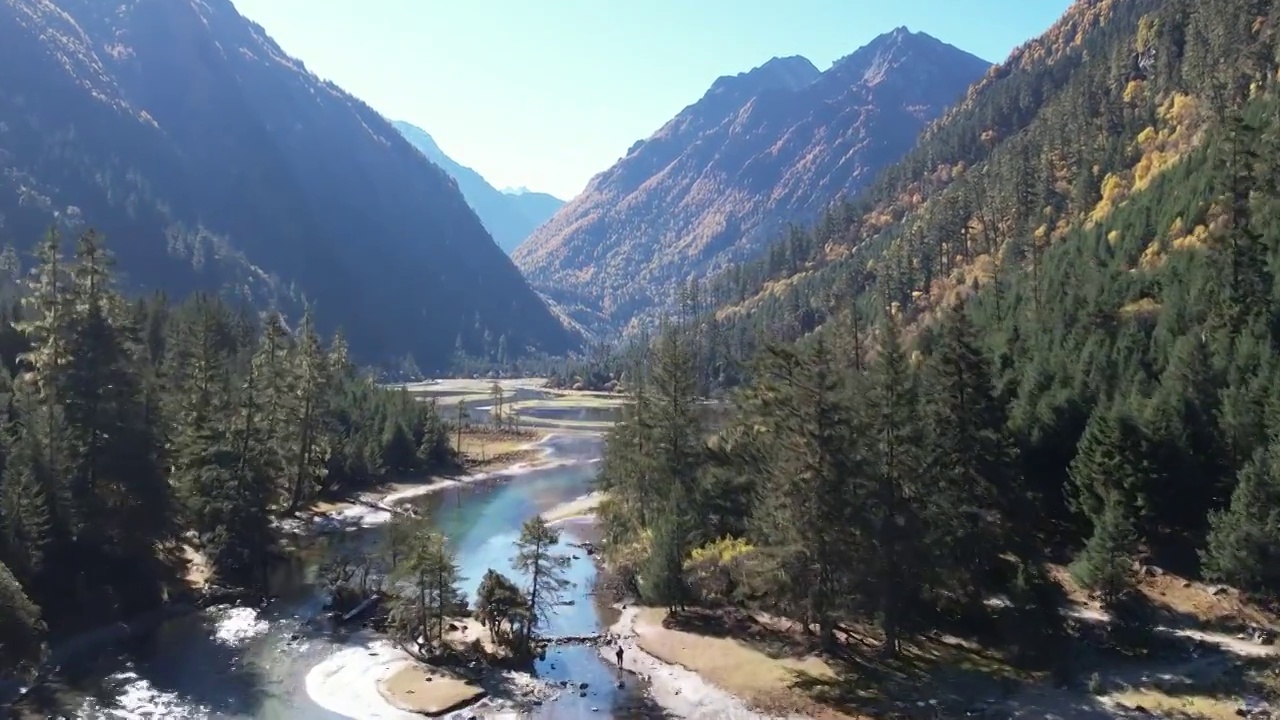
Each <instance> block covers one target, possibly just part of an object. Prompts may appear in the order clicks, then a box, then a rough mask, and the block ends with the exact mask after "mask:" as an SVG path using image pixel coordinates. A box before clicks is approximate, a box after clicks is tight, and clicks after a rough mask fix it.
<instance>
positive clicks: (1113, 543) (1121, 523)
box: [1071, 491, 1137, 606]
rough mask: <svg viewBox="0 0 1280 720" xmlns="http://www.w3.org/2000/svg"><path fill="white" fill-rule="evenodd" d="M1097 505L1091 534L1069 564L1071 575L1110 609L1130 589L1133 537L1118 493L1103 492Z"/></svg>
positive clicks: (1126, 505)
mask: <svg viewBox="0 0 1280 720" xmlns="http://www.w3.org/2000/svg"><path fill="white" fill-rule="evenodd" d="M1101 502H1102V504H1101V508H1100V509H1099V510H1098V516H1097V519H1096V520H1095V521H1094V527H1093V534H1092V535H1091V536H1090V537H1089V541H1088V542H1087V543H1086V544H1085V546H1084V549H1083V550H1082V551H1081V552H1080V554H1079V555H1077V556H1076V559H1075V561H1074V562H1073V563H1072V564H1071V574H1072V575H1073V576H1074V577H1075V578H1076V580H1077V581H1078V582H1079V583H1080V584H1081V585H1083V586H1084V587H1086V588H1089V589H1090V590H1093V591H1095V592H1097V593H1098V596H1099V598H1100V599H1101V600H1102V603H1103V605H1104V606H1111V605H1112V604H1114V603H1115V602H1117V601H1118V600H1120V599H1121V598H1122V597H1123V596H1124V595H1125V593H1127V592H1129V591H1130V590H1132V589H1133V586H1134V577H1133V562H1134V555H1135V554H1136V552H1137V536H1136V533H1135V531H1134V528H1133V520H1132V517H1131V515H1130V512H1131V510H1130V505H1129V503H1128V502H1126V500H1125V498H1124V496H1123V494H1122V493H1120V492H1117V491H1111V492H1107V493H1106V495H1105V496H1103V498H1102V499H1101Z"/></svg>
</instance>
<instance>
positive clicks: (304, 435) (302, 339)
mask: <svg viewBox="0 0 1280 720" xmlns="http://www.w3.org/2000/svg"><path fill="white" fill-rule="evenodd" d="M294 373H295V377H296V378H297V383H298V384H297V390H298V399H299V402H298V404H297V406H296V407H295V411H296V415H295V416H294V423H293V425H292V430H293V432H294V433H295V438H296V439H295V441H294V445H293V447H292V448H291V450H292V451H293V452H294V453H295V457H294V458H293V461H292V463H291V465H289V467H288V469H289V474H290V475H291V476H292V478H293V489H292V493H291V494H290V498H289V509H290V511H294V510H297V509H298V508H299V507H300V506H301V505H302V503H303V501H304V500H306V499H307V497H308V495H309V494H310V493H311V492H313V491H314V489H315V487H316V486H317V484H318V483H319V482H320V481H321V480H322V479H323V478H324V473H325V469H326V466H327V463H328V459H329V435H328V428H327V427H326V426H325V423H324V416H325V413H326V412H327V409H328V408H327V404H328V400H329V392H330V387H331V384H330V380H329V368H328V358H327V356H326V354H325V352H324V349H323V347H322V346H321V344H320V338H319V336H317V335H316V332H315V324H314V322H313V321H312V318H311V313H310V312H309V311H308V312H307V314H306V315H305V316H304V317H303V319H302V326H301V328H300V329H299V337H298V346H297V349H296V350H295V355H294Z"/></svg>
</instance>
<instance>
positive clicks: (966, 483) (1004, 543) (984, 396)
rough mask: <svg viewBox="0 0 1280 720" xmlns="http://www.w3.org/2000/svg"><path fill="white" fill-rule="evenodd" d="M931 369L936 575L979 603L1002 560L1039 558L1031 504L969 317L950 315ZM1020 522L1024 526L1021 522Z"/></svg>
mask: <svg viewBox="0 0 1280 720" xmlns="http://www.w3.org/2000/svg"><path fill="white" fill-rule="evenodd" d="M942 328H943V329H942V336H941V339H940V343H939V346H938V347H937V348H936V349H935V351H934V352H933V354H932V356H931V357H930V361H929V363H928V365H927V367H926V370H925V381H926V386H925V400H924V407H923V417H924V420H925V426H926V427H927V428H928V432H927V434H926V443H925V447H926V452H927V460H926V462H927V468H928V474H929V476H930V477H931V478H932V479H933V486H934V487H933V490H932V491H931V492H929V493H928V494H926V495H925V496H924V497H923V498H922V503H923V505H924V510H923V511H922V512H923V514H924V515H925V522H926V523H927V530H926V532H927V533H928V536H929V537H928V544H929V547H930V548H931V549H933V551H934V554H935V558H936V559H935V561H934V563H933V564H934V567H935V572H936V573H937V574H938V575H940V576H941V577H942V578H943V579H944V581H945V585H946V586H947V587H948V589H950V590H952V591H953V592H955V593H956V594H958V595H959V596H960V597H964V598H968V599H973V600H975V601H979V602H980V601H981V600H982V599H983V596H984V593H985V592H986V591H990V590H991V589H992V588H991V587H990V586H989V585H988V584H987V583H986V582H984V580H985V579H987V578H989V577H990V575H991V571H992V568H993V566H995V565H996V564H997V563H998V562H999V556H1000V554H1001V553H1003V552H1006V551H1013V552H1015V553H1017V554H1018V555H1020V556H1023V557H1027V558H1036V557H1038V556H1039V553H1038V552H1037V546H1038V543H1037V541H1036V538H1034V537H1027V536H1026V535H1027V534H1026V533H1020V532H1019V529H1020V527H1035V526H1036V524H1037V523H1036V522H1035V520H1034V519H1033V518H1031V517H1027V515H1026V513H1029V512H1031V511H1032V508H1033V505H1032V503H1031V502H1030V499H1029V497H1028V496H1027V493H1026V491H1025V489H1024V487H1023V485H1022V482H1021V478H1020V477H1019V472H1018V471H1019V468H1018V462H1019V460H1018V457H1017V448H1016V446H1015V445H1014V442H1013V439H1012V438H1011V437H1010V435H1009V433H1008V429H1007V421H1006V419H1005V413H1004V408H1003V407H1002V406H1001V405H1000V403H999V401H998V399H997V398H996V395H995V384H994V381H993V380H992V378H991V373H990V370H989V368H988V365H987V361H986V358H985V357H984V356H983V355H982V354H981V352H980V351H979V349H978V347H977V342H976V338H975V333H974V329H973V325H972V324H971V322H970V321H969V318H968V316H967V315H966V314H965V313H964V312H953V313H951V314H949V315H947V316H946V317H945V318H944V321H943V326H942ZM1019 522H1020V523H1022V525H1021V526H1020V525H1019V524H1018V523H1019Z"/></svg>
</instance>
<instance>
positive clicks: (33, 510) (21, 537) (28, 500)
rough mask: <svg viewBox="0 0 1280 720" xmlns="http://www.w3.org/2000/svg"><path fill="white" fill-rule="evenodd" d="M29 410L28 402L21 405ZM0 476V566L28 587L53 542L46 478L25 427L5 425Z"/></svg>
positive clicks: (38, 450) (13, 423)
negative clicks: (6, 566)
mask: <svg viewBox="0 0 1280 720" xmlns="http://www.w3.org/2000/svg"><path fill="white" fill-rule="evenodd" d="M22 404H23V405H25V406H27V407H29V404H28V403H27V402H24V403H22ZM4 447H5V449H6V451H7V455H6V457H5V458H4V470H3V472H0V562H4V563H5V564H7V565H8V566H9V568H10V569H11V570H12V571H13V573H14V575H16V576H17V577H18V578H19V579H21V580H23V581H24V582H25V583H28V584H30V583H31V582H32V581H33V580H35V579H36V577H37V574H38V573H39V572H40V571H41V570H42V569H43V567H44V564H45V559H46V557H47V555H48V554H49V550H50V545H51V543H52V541H53V519H52V514H51V512H50V498H49V496H48V493H47V490H48V483H49V480H48V478H44V477H41V469H42V468H41V466H40V446H39V445H38V444H37V443H36V442H35V438H34V437H33V435H32V432H31V431H30V430H28V429H27V428H26V427H25V426H24V425H22V424H20V423H18V422H16V421H9V422H6V425H5V428H4Z"/></svg>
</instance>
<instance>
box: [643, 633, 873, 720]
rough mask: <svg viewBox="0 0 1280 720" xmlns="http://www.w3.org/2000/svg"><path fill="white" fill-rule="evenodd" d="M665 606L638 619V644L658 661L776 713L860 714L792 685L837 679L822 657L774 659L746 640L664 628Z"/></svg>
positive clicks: (836, 716) (834, 716) (831, 715)
mask: <svg viewBox="0 0 1280 720" xmlns="http://www.w3.org/2000/svg"><path fill="white" fill-rule="evenodd" d="M666 614H667V613H666V610H662V609H657V608H646V609H644V610H642V611H641V613H640V616H639V617H638V618H637V620H636V635H637V643H638V644H639V645H640V648H641V649H643V650H644V651H645V652H647V653H649V654H650V655H652V656H654V657H656V658H658V659H659V660H661V661H663V662H666V663H671V664H675V665H681V666H683V667H685V668H688V669H689V670H692V671H693V672H696V673H698V674H699V675H701V676H702V677H705V678H706V679H707V680H709V681H710V682H711V683H713V684H715V685H717V686H719V687H721V688H723V689H725V690H727V691H729V692H731V693H733V694H734V695H737V696H739V697H741V698H743V699H744V700H746V701H747V702H749V703H751V704H752V705H754V706H756V707H760V708H769V709H772V710H777V711H788V710H789V711H794V712H806V713H810V712H816V711H822V712H825V713H827V714H824V715H817V714H814V715H813V717H824V718H833V719H834V718H855V717H858V716H856V715H845V714H842V713H838V712H833V711H831V710H830V709H829V708H822V707H814V705H813V703H812V702H810V701H809V700H808V699H807V698H806V697H805V696H804V694H803V693H801V692H798V691H797V690H795V689H794V688H793V685H794V683H795V681H796V678H797V677H799V676H800V675H802V674H803V675H809V676H813V677H817V678H823V679H827V680H834V679H835V677H836V673H835V671H834V670H832V668H831V667H830V666H829V665H827V663H826V662H825V661H824V660H822V659H821V658H818V657H813V656H809V657H779V658H775V657H770V656H769V655H766V654H765V653H763V652H761V651H760V650H757V649H755V648H753V647H751V646H749V645H747V644H746V643H744V642H742V641H740V640H736V639H731V638H721V637H709V636H706V635H696V634H694V633H690V632H684V631H681V630H672V629H670V628H666V627H663V620H664V619H665V618H666Z"/></svg>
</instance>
